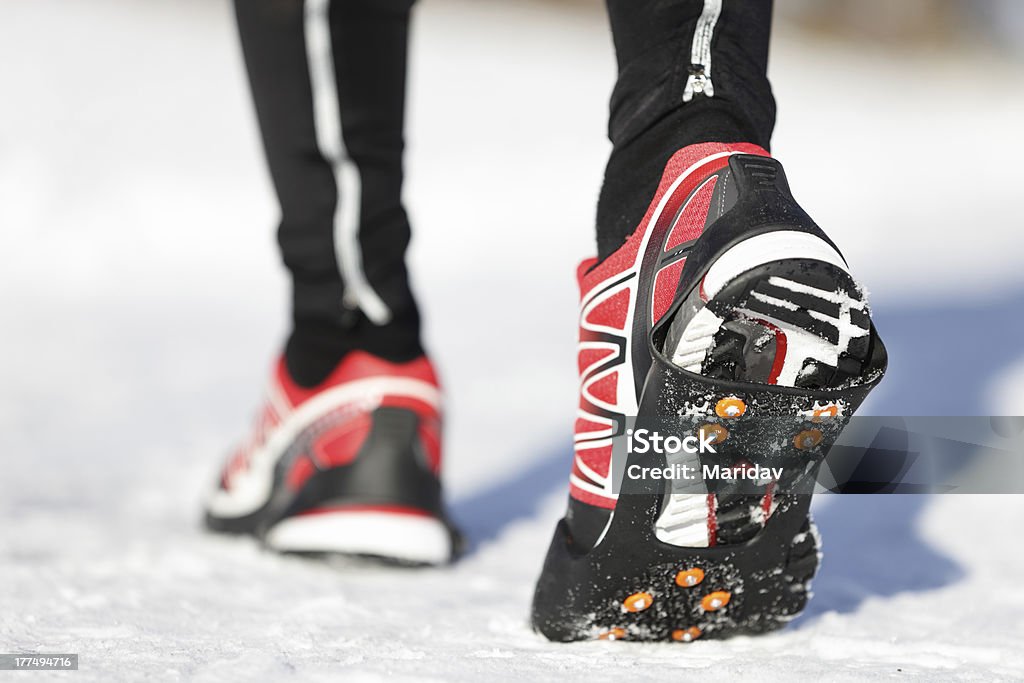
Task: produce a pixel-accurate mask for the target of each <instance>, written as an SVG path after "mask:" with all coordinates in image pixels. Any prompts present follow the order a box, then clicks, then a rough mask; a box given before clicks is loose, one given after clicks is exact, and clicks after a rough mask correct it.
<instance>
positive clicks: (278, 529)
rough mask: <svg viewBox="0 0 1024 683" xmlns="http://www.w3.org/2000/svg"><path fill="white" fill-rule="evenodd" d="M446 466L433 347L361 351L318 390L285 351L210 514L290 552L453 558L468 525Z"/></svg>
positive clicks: (219, 527)
mask: <svg viewBox="0 0 1024 683" xmlns="http://www.w3.org/2000/svg"><path fill="white" fill-rule="evenodd" d="M440 471H441V391H440V388H439V387H438V382H437V377H436V375H435V373H434V369H433V367H432V366H431V364H430V361H429V360H428V359H427V358H426V357H420V358H418V359H416V360H413V361H411V362H408V363H391V362H388V361H386V360H383V359H380V358H377V357H375V356H372V355H370V354H368V353H364V352H361V351H354V352H351V353H349V354H347V355H346V356H345V358H344V359H343V360H342V361H341V363H340V364H339V365H338V366H337V367H336V368H335V369H334V371H333V372H332V373H331V374H330V376H329V377H328V378H327V379H325V380H324V381H323V382H322V383H321V384H320V385H319V386H316V387H314V388H311V389H307V388H303V387H300V386H299V385H297V384H296V383H295V382H294V381H293V380H292V378H291V377H290V376H289V374H288V370H287V368H286V366H285V363H284V361H283V360H281V361H279V362H278V363H277V368H276V370H275V372H274V375H273V377H272V378H271V381H270V386H269V388H268V391H267V397H266V401H265V404H264V406H263V408H262V410H261V411H260V413H259V415H258V418H257V420H256V425H255V429H254V430H253V433H252V434H251V436H250V437H249V439H248V441H246V442H245V443H244V444H243V445H242V446H241V447H240V448H238V449H237V450H236V451H235V453H234V454H233V455H232V456H231V457H230V458H229V459H228V462H227V464H226V466H225V467H224V469H223V471H222V473H221V475H220V480H219V482H218V484H217V486H216V488H215V489H214V491H213V492H212V494H211V495H210V497H209V499H208V501H207V504H206V525H207V527H209V528H210V529H212V530H214V531H222V532H229V533H246V534H253V535H255V536H257V537H259V538H260V539H262V541H263V543H264V544H265V545H266V546H267V547H269V548H271V549H274V550H278V551H282V552H297V553H332V554H333V553H338V554H345V555H365V556H372V557H378V558H382V559H385V560H393V561H396V562H401V563H408V564H441V563H446V562H448V561H450V560H451V559H453V557H454V556H455V555H456V554H457V551H458V546H459V536H458V534H457V533H456V532H455V530H454V528H453V526H452V525H451V523H450V522H449V521H448V518H447V517H446V515H445V511H444V507H443V503H442V498H441V482H440Z"/></svg>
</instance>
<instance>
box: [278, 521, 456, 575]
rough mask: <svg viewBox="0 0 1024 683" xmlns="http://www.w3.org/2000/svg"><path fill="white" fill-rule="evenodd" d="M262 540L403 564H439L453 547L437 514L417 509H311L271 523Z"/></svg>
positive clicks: (284, 547)
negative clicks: (387, 510) (384, 510)
mask: <svg viewBox="0 0 1024 683" xmlns="http://www.w3.org/2000/svg"><path fill="white" fill-rule="evenodd" d="M263 543H264V545H265V546H266V547H267V548H269V549H271V550H274V551H277V552H282V553H303V554H331V555H351V556H359V557H372V558H376V559H380V560H385V561H391V562H397V563H401V564H409V565H441V564H446V563H448V562H449V561H450V560H451V558H452V555H453V554H454V552H455V548H454V547H453V542H452V534H451V532H450V530H449V528H448V527H447V526H446V525H445V524H444V523H443V522H441V521H440V520H438V519H436V518H434V517H431V516H428V515H422V514H415V513H407V512H383V511H345V510H311V511H309V512H307V513H303V514H300V515H295V516H293V517H288V518H286V519H283V520H281V521H280V522H278V523H276V524H274V525H273V526H271V527H270V528H269V529H267V531H266V533H265V534H264V535H263Z"/></svg>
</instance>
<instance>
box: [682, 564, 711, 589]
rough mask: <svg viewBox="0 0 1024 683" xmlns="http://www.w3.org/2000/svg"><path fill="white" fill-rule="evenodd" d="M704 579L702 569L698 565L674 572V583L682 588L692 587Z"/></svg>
mask: <svg viewBox="0 0 1024 683" xmlns="http://www.w3.org/2000/svg"><path fill="white" fill-rule="evenodd" d="M703 580H704V570H703V569H701V568H700V567H694V568H693V569H684V570H683V571H681V572H679V573H678V574H676V585H677V586H682V587H683V588H693V587H694V586H696V585H697V584H699V583H700V582H701V581H703Z"/></svg>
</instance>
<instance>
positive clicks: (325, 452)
mask: <svg viewBox="0 0 1024 683" xmlns="http://www.w3.org/2000/svg"><path fill="white" fill-rule="evenodd" d="M370 427H371V420H370V414H369V413H359V414H358V415H353V416H352V419H350V420H346V421H345V422H343V423H341V424H339V425H338V426H336V427H334V428H333V429H330V430H329V431H327V432H326V433H324V434H322V435H321V436H320V437H319V438H317V440H316V441H314V442H313V452H312V453H310V457H311V458H312V459H313V462H315V463H316V465H317V466H318V467H319V468H320V469H322V470H326V469H330V468H332V467H341V466H342V465H347V464H349V463H350V462H352V461H353V460H355V459H356V455H358V454H359V449H360V448H362V447H363V444H364V443H365V442H366V437H368V436H369V435H370Z"/></svg>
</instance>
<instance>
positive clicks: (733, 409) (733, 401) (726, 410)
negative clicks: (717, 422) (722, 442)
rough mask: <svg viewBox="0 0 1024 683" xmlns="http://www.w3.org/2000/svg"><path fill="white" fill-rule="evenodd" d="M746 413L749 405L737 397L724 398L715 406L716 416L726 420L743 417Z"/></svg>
mask: <svg viewBox="0 0 1024 683" xmlns="http://www.w3.org/2000/svg"><path fill="white" fill-rule="evenodd" d="M745 412H747V404H746V403H744V402H743V401H741V400H740V399H738V398H735V397H729V398H723V399H722V400H721V401H719V402H718V403H717V404H716V405H715V414H716V415H718V417H720V418H722V419H724V420H729V419H732V418H734V417H743V413H745Z"/></svg>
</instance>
